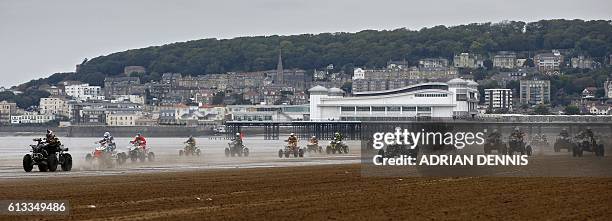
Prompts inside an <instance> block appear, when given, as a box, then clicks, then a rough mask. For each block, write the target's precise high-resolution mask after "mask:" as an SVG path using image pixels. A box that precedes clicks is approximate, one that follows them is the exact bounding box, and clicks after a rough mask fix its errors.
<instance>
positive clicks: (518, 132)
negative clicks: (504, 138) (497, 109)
mask: <svg viewBox="0 0 612 221" xmlns="http://www.w3.org/2000/svg"><path fill="white" fill-rule="evenodd" d="M524 136H525V133H523V131H521V130H520V129H519V128H518V127H515V128H514V131H512V134H510V138H511V139H512V138H514V139H515V140H517V141H520V142H522V141H523V137H524Z"/></svg>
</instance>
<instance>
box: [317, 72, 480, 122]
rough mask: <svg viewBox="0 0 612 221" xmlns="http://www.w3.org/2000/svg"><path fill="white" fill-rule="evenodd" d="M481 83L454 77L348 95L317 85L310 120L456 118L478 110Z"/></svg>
mask: <svg viewBox="0 0 612 221" xmlns="http://www.w3.org/2000/svg"><path fill="white" fill-rule="evenodd" d="M477 86H478V84H477V83H476V82H473V81H466V80H462V79H458V78H456V79H452V80H450V81H448V82H447V83H442V82H429V83H422V84H415V85H411V86H407V87H403V88H397V89H393V90H385V91H369V92H357V93H354V94H353V96H351V97H348V96H344V93H343V91H342V90H340V89H338V88H331V89H327V88H325V87H322V86H316V87H313V88H311V89H310V90H309V92H310V120H312V121H326V120H359V121H367V120H403V119H411V118H415V117H431V118H453V117H456V116H466V115H472V114H477V112H478V111H477V104H478V90H477V88H476V87H477Z"/></svg>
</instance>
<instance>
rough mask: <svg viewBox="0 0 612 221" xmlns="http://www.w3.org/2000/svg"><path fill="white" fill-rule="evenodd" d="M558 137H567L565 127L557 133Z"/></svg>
mask: <svg viewBox="0 0 612 221" xmlns="http://www.w3.org/2000/svg"><path fill="white" fill-rule="evenodd" d="M559 137H562V138H568V137H569V133H568V132H567V129H565V128H563V129H561V132H560V133H559Z"/></svg>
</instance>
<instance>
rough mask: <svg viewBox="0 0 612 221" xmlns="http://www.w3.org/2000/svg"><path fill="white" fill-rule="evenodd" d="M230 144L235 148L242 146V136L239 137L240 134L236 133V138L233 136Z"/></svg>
mask: <svg viewBox="0 0 612 221" xmlns="http://www.w3.org/2000/svg"><path fill="white" fill-rule="evenodd" d="M232 142H234V143H235V144H236V146H238V147H239V146H242V136H240V133H236V136H234V139H232Z"/></svg>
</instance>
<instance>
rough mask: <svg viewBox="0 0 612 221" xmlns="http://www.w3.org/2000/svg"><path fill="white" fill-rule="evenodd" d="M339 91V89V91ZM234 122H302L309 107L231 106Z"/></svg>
mask: <svg viewBox="0 0 612 221" xmlns="http://www.w3.org/2000/svg"><path fill="white" fill-rule="evenodd" d="M338 90H339V89H338ZM227 113H228V114H229V116H230V117H231V119H232V120H233V121H285V122H286V121H300V120H304V118H305V115H308V113H309V111H308V106H307V105H229V106H227Z"/></svg>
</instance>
